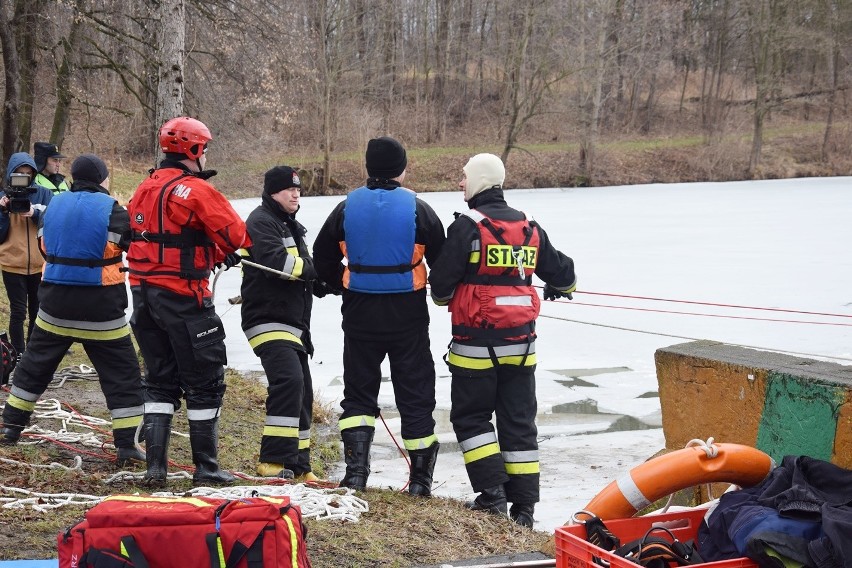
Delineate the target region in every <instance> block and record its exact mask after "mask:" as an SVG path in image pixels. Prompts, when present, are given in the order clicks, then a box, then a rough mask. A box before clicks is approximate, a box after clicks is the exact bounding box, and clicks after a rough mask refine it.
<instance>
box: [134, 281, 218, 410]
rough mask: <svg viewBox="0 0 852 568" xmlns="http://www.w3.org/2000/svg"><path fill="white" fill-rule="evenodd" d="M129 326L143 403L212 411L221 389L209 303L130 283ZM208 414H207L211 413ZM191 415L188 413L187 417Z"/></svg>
mask: <svg viewBox="0 0 852 568" xmlns="http://www.w3.org/2000/svg"><path fill="white" fill-rule="evenodd" d="M131 292H132V294H133V315H132V316H131V317H130V327H131V328H132V329H133V334H134V335H135V336H136V341H137V343H138V344H139V350H140V351H141V352H142V357H143V359H144V360H145V377H144V379H143V381H142V385H143V389H144V391H143V395H144V399H145V404H146V407H147V405H148V404H149V403H167V404H172V405H174V409H175V410H177V409H178V408H180V400H181V397H183V398H185V399H186V408H187V410H204V411H211V412H212V411H213V410H215V409H218V408H220V407H221V406H222V397H223V395H224V394H225V369H224V365H225V364H227V362H228V360H227V358H226V356H225V331H224V326H223V325H222V320H220V319H219V316H217V315H216V310H215V309H214V307H213V302H211V301H210V300H209V299H207V300H205V301H204V303H203V305H201V306H199V305H198V303H197V302H196V300H195V298H194V297H191V296H181V295H180V294H176V293H174V292H171V291H169V290H165V289H163V288H157V287H156V286H147V285H144V284H143V285H142V286H133V287H131ZM211 417H212V414H211ZM190 419H192V418H190Z"/></svg>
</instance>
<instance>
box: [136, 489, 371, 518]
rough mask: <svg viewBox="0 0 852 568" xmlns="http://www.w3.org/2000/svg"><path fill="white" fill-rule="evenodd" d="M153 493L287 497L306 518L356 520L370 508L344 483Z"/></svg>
mask: <svg viewBox="0 0 852 568" xmlns="http://www.w3.org/2000/svg"><path fill="white" fill-rule="evenodd" d="M152 495H153V496H155V497H186V496H192V497H214V498H219V499H245V498H247V497H289V498H290V501H291V502H292V503H294V504H295V505H298V506H299V507H300V508H301V509H302V516H303V517H304V518H306V519H315V520H318V521H323V520H340V521H349V522H353V523H354V522H358V520H359V519H360V518H361V514H362V513H367V512H369V510H370V505H369V504H368V503H367V501H366V500H364V499H362V498H360V497H356V496H355V491H354V490H352V489H349V488H347V487H338V488H335V489H318V488H313V487H308V486H306V485H304V484H302V483H295V484H286V485H235V486H232V487H194V488H193V489H190V490H189V491H186V492H182V493H170V492H160V493H153V494H152Z"/></svg>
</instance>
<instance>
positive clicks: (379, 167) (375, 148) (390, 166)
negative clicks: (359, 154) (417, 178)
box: [366, 136, 408, 179]
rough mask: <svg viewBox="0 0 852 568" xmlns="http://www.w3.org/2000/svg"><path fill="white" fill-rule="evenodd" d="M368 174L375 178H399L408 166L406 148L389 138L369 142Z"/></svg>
mask: <svg viewBox="0 0 852 568" xmlns="http://www.w3.org/2000/svg"><path fill="white" fill-rule="evenodd" d="M366 159H367V174H368V175H369V176H370V177H374V178H384V179H393V178H395V177H399V176H400V175H401V174H402V172H404V171H405V166H407V165H408V158H406V155H405V148H403V147H402V144H400V143H399V142H397V141H396V140H394V139H393V138H391V137H389V136H382V137H381V138H373V139H372V140H370V141H369V142H367V154H366Z"/></svg>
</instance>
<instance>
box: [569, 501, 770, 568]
mask: <svg viewBox="0 0 852 568" xmlns="http://www.w3.org/2000/svg"><path fill="white" fill-rule="evenodd" d="M706 512H707V511H706V510H704V509H697V510H693V511H677V512H675V513H664V514H662V515H647V516H645V517H635V518H630V519H616V520H612V521H606V527H607V528H608V529H609V530H610V532H611V533H612V534H614V535H615V536H617V537H618V538H619V539H620V540H621V543H622V544H624V543H626V542H630V541H631V540H635V539H637V538H642V537H643V536H644V535H645V533H646V532H647V531H648V529H650V528H651V526H652V525H654V524H655V523H665V524H663V526H665V527H666V528H667V529H669V530H670V531H671V532H672V534H674V535H675V537H677V539H678V540H679V541H682V542H683V541H687V540H690V539H693V538H695V537H696V536H698V528H699V527H700V526H701V520H702V519H703V518H704V514H705V513H706ZM653 534H654V535H655V536H661V537H665V533H664V532H662V531H659V532H655V533H653ZM555 536H556V568H586V567H594V568H600V564H598V563H595V562H594V560H593V558H601V559H603V560H606V561H607V562H608V563H609V565H610V567H611V568H636V566H637V565H636V564H634V563H632V562H630V561H629V560H625V559H624V558H621V557H620V556H616V555H614V554H613V553H611V552H607V551H605V550H603V549H602V548H598V547H597V546H595V545H593V544H592V543H590V542H588V541H587V540H586V527H585V526H583V525H565V526H562V527H556V535H555ZM698 552H699V553H700V552H701V551H700V550H699V551H698ZM695 566H706V567H707V568H757V563H755V562H752V561H751V560H749V559H748V558H735V559H733V560H723V561H720V562H705V563H704V564H696V565H695Z"/></svg>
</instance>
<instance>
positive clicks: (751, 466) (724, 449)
mask: <svg viewBox="0 0 852 568" xmlns="http://www.w3.org/2000/svg"><path fill="white" fill-rule="evenodd" d="M713 454H715V455H713ZM774 467H775V461H774V460H773V459H772V458H771V457H769V456H768V455H766V454H765V453H763V452H761V451H760V450H758V449H756V448H752V447H750V446H742V445H740V444H712V445H710V446H705V447H697V446H692V447H688V448H684V449H682V450H677V451H675V452H671V453H668V454H664V455H661V456H657V457H655V458H653V459H650V460H648V461H646V462H645V463H643V464H642V465H639V466H636V467H634V468H633V469H631V470H630V472H629V473H628V474H627V475H624V476H622V477H621V478H619V479H616V480H615V481H613V482H612V483H610V484H609V485H607V486H606V487H604V489H603V491H601V492H600V493H598V494H597V495H596V496H595V497H594V499H592V500H591V501H589V504H588V505H586V506H585V507H583V511H587V512H588V513H591V514H593V515H595V516H597V517H599V518H600V519H602V520H604V521H606V520H608V519H622V518H626V517H632V516H633V515H634V514H636V512H637V511H641V510H642V509H644V508H645V507H647V506H648V505H650V504H651V503H653V502H654V501H656V500H658V499H662V498H663V497H666V496H667V495H671V494H672V493H674V492H676V491H680V490H681V489H686V488H687V487H694V486H695V485H701V484H703V483H713V482H727V483H734V484H736V485H741V486H743V487H750V486H752V485H757V484H758V483H760V482H761V481H763V479H764V478H766V476H767V475H768V474H769V472H770V471H772V469H773V468H774Z"/></svg>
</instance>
